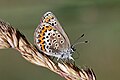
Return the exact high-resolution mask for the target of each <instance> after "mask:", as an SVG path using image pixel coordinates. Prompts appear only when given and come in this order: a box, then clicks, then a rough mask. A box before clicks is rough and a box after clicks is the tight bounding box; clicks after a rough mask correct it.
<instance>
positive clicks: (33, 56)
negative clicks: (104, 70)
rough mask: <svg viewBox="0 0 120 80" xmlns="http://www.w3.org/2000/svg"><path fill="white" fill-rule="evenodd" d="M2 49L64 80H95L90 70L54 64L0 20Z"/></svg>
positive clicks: (69, 64) (0, 44)
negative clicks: (16, 54)
mask: <svg viewBox="0 0 120 80" xmlns="http://www.w3.org/2000/svg"><path fill="white" fill-rule="evenodd" d="M3 48H14V49H16V50H18V51H19V52H20V53H21V55H22V56H23V57H24V58H25V59H26V60H28V61H29V62H31V63H33V64H36V65H38V66H42V67H45V68H47V69H50V70H51V71H53V72H55V73H57V74H59V75H61V76H62V77H64V78H65V79H66V80H96V78H95V74H94V72H93V70H92V69H90V68H83V69H79V68H78V67H77V66H75V65H74V64H71V63H67V62H63V63H60V62H57V63H56V62H54V61H53V60H51V59H50V58H49V57H48V56H46V55H45V54H44V53H42V52H40V51H38V50H37V48H36V47H35V46H33V45H32V44H31V43H29V42H28V41H27V39H26V38H25V36H24V35H23V34H21V33H20V32H19V31H18V30H16V29H15V28H13V27H12V26H11V25H10V24H9V23H7V22H4V21H2V20H0V49H3Z"/></svg>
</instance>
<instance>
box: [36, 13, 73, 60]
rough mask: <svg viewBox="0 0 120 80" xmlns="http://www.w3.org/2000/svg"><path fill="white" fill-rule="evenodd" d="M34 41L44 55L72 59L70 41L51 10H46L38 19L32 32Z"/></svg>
mask: <svg viewBox="0 0 120 80" xmlns="http://www.w3.org/2000/svg"><path fill="white" fill-rule="evenodd" d="M34 42H35V45H36V46H37V48H38V49H39V50H40V51H42V52H43V53H45V54H46V55H49V56H53V57H56V58H57V60H59V59H68V60H74V59H73V58H72V53H73V52H74V49H73V48H72V47H71V44H70V41H69V38H68V36H67V35H66V33H65V32H64V30H63V28H62V27H61V25H60V23H59V22H58V20H57V18H56V17H55V16H54V14H53V13H52V12H47V13H45V14H44V15H43V17H42V18H41V20H40V24H39V25H38V27H37V28H36V30H35V32H34Z"/></svg>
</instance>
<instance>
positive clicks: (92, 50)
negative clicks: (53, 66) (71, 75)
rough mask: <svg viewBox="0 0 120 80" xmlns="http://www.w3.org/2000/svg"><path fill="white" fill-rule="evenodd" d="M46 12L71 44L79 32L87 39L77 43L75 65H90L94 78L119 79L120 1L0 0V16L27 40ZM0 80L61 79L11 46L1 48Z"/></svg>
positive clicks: (31, 38)
mask: <svg viewBox="0 0 120 80" xmlns="http://www.w3.org/2000/svg"><path fill="white" fill-rule="evenodd" d="M47 11H52V12H53V13H54V14H55V15H56V17H57V18H58V20H59V22H60V23H61V25H62V26H63V28H64V30H65V31H66V33H67V34H68V36H69V38H70V41H71V43H72V42H74V41H75V39H76V38H78V37H79V36H80V35H81V34H82V33H84V34H85V37H84V38H83V39H82V40H83V41H84V40H89V43H88V44H80V45H77V51H78V52H79V54H80V55H79V58H78V59H76V64H77V65H78V66H88V67H91V68H93V70H94V72H95V74H96V76H97V80H119V79H120V70H119V69H120V63H119V61H120V0H31V1H30V0H0V18H1V19H3V20H5V21H7V22H9V23H11V24H12V25H13V26H14V27H15V28H17V29H19V30H20V31H21V32H22V33H24V34H25V35H26V37H27V38H28V39H29V41H30V42H31V43H33V40H34V38H33V33H34V30H35V28H36V27H37V25H38V24H39V20H40V18H41V17H42V15H43V14H44V13H45V12H47ZM82 40H81V41H82ZM77 56H78V55H77V54H76V53H75V54H74V57H77ZM0 80H64V79H63V78H61V77H60V76H59V75H57V74H55V73H53V72H51V71H49V70H48V69H46V68H43V67H39V66H36V65H33V64H31V63H29V62H28V61H26V60H25V59H23V58H22V57H21V54H20V53H19V52H18V51H16V50H14V49H3V50H0Z"/></svg>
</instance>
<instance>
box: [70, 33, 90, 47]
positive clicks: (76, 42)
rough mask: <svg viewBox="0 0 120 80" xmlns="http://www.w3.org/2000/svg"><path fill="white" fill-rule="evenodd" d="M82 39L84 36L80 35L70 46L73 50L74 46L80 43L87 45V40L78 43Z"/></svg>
mask: <svg viewBox="0 0 120 80" xmlns="http://www.w3.org/2000/svg"><path fill="white" fill-rule="evenodd" d="M82 37H84V34H82V35H81V36H80V37H79V38H78V39H77V40H75V42H74V43H73V45H72V48H74V46H76V45H77V44H80V43H88V41H87V40H85V41H83V42H80V41H79V40H80V39H81V38H82Z"/></svg>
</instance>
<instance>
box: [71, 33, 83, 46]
mask: <svg viewBox="0 0 120 80" xmlns="http://www.w3.org/2000/svg"><path fill="white" fill-rule="evenodd" d="M82 37H84V34H82V35H81V36H80V37H78V39H76V40H75V42H74V43H73V44H75V43H77V42H78V41H79V40H80V39H81V38H82Z"/></svg>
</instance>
